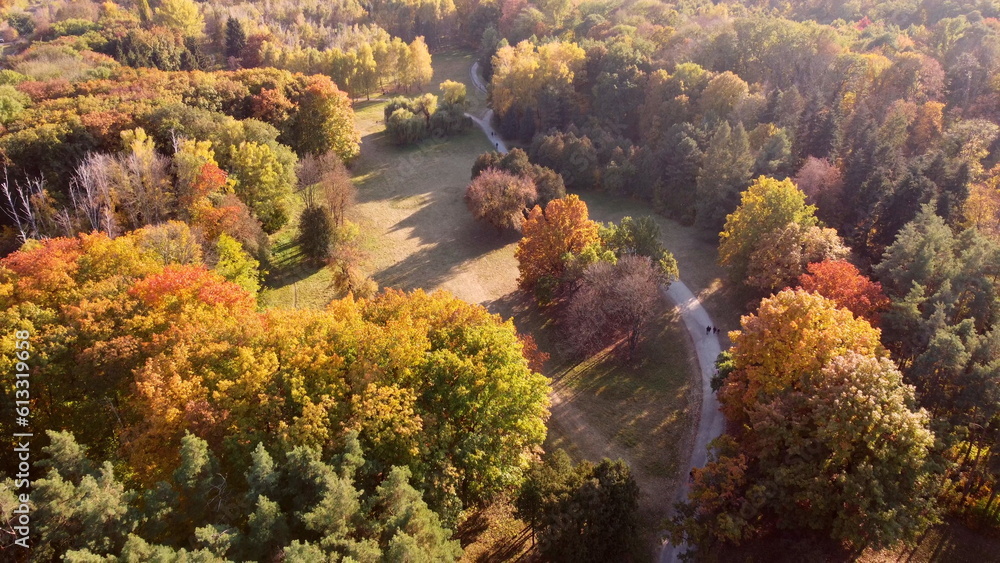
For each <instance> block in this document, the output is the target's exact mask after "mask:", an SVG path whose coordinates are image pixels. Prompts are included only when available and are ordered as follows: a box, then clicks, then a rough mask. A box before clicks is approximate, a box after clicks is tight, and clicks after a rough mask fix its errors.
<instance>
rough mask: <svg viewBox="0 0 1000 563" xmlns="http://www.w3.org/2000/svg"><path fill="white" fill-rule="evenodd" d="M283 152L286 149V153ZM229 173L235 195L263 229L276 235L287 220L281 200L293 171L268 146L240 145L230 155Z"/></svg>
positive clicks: (288, 185)
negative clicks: (259, 222)
mask: <svg viewBox="0 0 1000 563" xmlns="http://www.w3.org/2000/svg"><path fill="white" fill-rule="evenodd" d="M286 150H287V149H286ZM230 168H231V169H230V172H231V173H232V175H233V177H234V178H235V179H236V189H235V191H236V195H238V196H239V197H240V199H242V200H243V201H244V202H245V203H246V204H247V205H248V206H249V207H250V208H251V209H252V210H253V212H254V213H255V214H256V215H257V217H258V218H259V219H260V221H261V223H262V224H263V225H264V229H265V230H267V231H268V232H274V231H277V230H278V229H279V228H281V226H282V225H284V224H285V222H286V221H287V220H288V210H287V203H286V202H285V198H286V197H287V196H288V195H290V194H291V192H292V186H293V185H294V183H295V170H294V168H293V167H291V166H288V165H287V164H286V163H284V162H282V161H281V159H280V158H279V156H278V154H277V153H276V152H275V151H274V149H272V148H271V147H270V146H268V145H263V144H258V143H255V142H253V141H244V142H242V143H240V145H239V147H237V149H236V150H235V151H234V152H233V156H232V159H231V164H230Z"/></svg>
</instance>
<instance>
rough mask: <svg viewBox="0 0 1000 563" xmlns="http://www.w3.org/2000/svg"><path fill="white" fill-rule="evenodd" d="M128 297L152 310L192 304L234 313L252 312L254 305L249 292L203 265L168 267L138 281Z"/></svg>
mask: <svg viewBox="0 0 1000 563" xmlns="http://www.w3.org/2000/svg"><path fill="white" fill-rule="evenodd" d="M129 294H130V295H132V296H133V297H137V298H138V299H140V300H141V301H142V302H143V303H145V304H146V305H148V306H150V307H165V306H169V305H171V304H174V303H177V302H180V303H186V302H189V301H194V302H196V303H203V304H206V305H211V306H217V305H221V306H223V307H226V308H229V309H234V310H237V309H243V310H248V311H252V310H253V308H254V306H255V303H254V298H253V296H251V295H250V294H249V293H247V292H246V290H244V289H243V288H241V287H240V286H238V285H236V284H234V283H232V282H229V281H226V279H224V278H223V277H222V276H220V275H218V274H216V273H214V272H212V271H210V270H208V269H206V268H205V267H204V266H189V265H184V266H181V265H170V266H167V267H166V268H164V269H163V271H162V272H159V273H157V274H153V275H151V276H148V277H146V278H144V279H142V280H139V281H138V282H136V283H135V285H133V286H132V288H131V289H130V290H129Z"/></svg>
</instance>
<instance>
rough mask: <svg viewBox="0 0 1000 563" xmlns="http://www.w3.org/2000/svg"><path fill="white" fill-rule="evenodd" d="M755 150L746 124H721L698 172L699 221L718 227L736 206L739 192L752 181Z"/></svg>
mask: <svg viewBox="0 0 1000 563" xmlns="http://www.w3.org/2000/svg"><path fill="white" fill-rule="evenodd" d="M753 160H754V159H753V153H752V152H751V151H750V144H749V141H748V139H747V133H746V130H745V129H744V128H743V124H742V123H738V124H737V125H736V127H735V128H732V127H730V126H729V123H728V122H723V123H722V124H721V125H719V126H718V127H717V128H716V129H715V132H714V133H713V134H712V138H711V140H710V141H709V143H708V148H707V149H706V150H705V163H706V164H705V166H703V167H702V169H701V172H700V173H699V174H698V182H697V198H698V200H697V204H696V210H697V215H696V217H697V223H698V225H700V226H702V227H705V228H709V229H715V228H719V227H721V226H722V223H723V221H724V219H725V217H726V216H727V214H728V213H730V212H731V210H733V209H735V208H736V205H737V199H738V196H739V193H740V192H741V191H743V189H744V188H745V187H746V186H747V184H749V182H750V174H751V170H752V167H753Z"/></svg>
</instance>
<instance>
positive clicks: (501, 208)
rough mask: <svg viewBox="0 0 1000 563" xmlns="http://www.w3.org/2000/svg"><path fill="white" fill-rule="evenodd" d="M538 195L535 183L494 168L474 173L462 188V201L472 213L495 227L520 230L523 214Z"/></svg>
mask: <svg viewBox="0 0 1000 563" xmlns="http://www.w3.org/2000/svg"><path fill="white" fill-rule="evenodd" d="M537 199H538V192H537V191H536V190H535V183H534V182H532V181H531V180H530V179H529V178H526V177H524V176H514V175H513V174H510V173H508V172H501V171H499V170H497V169H495V168H491V169H488V170H486V171H484V172H483V173H482V174H480V175H479V176H476V179H474V180H473V181H472V182H471V183H470V184H469V186H468V188H466V190H465V202H466V204H468V206H469V210H470V211H471V212H472V215H473V217H475V218H476V219H477V220H485V221H486V222H488V223H489V224H491V225H493V226H494V227H496V228H497V231H498V232H499V231H502V230H504V229H513V230H515V231H520V230H521V226H522V224H523V223H524V215H525V212H526V211H527V210H528V208H529V207H530V206H531V205H533V204H534V203H535V200H537Z"/></svg>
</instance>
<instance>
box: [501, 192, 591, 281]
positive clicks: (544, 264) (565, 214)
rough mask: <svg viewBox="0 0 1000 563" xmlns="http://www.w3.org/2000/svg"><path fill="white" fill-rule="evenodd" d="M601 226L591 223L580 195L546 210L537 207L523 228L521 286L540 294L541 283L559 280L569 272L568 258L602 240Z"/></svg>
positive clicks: (519, 246) (555, 202)
mask: <svg viewBox="0 0 1000 563" xmlns="http://www.w3.org/2000/svg"><path fill="white" fill-rule="evenodd" d="M599 230H600V229H599V225H598V224H597V223H595V222H594V221H591V220H590V219H589V217H588V213H587V204H586V203H585V202H584V201H583V200H581V199H580V198H579V197H578V196H576V195H569V196H566V197H565V198H563V199H555V200H552V201H550V202H549V203H548V205H546V206H545V211H544V212H543V211H542V208H541V207H539V206H537V205H536V206H535V207H534V208H533V209H532V210H531V212H530V213H529V214H528V218H527V220H525V222H524V225H523V226H522V229H521V232H522V235H523V236H522V238H521V240H520V242H518V243H517V250H516V251H515V252H514V256H515V257H516V258H517V263H518V266H517V267H518V271H519V272H520V276H519V277H518V285H519V286H520V287H521V289H523V290H525V291H536V290H537V288H538V284H539V283H540V282H541V283H543V284H545V283H551V281H555V280H559V279H560V277H561V276H562V274H563V270H564V268H565V263H564V255H566V254H567V253H578V252H581V251H582V250H583V249H584V248H586V247H587V246H588V245H590V244H593V243H596V242H597V241H598V240H599V237H598V233H599Z"/></svg>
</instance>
